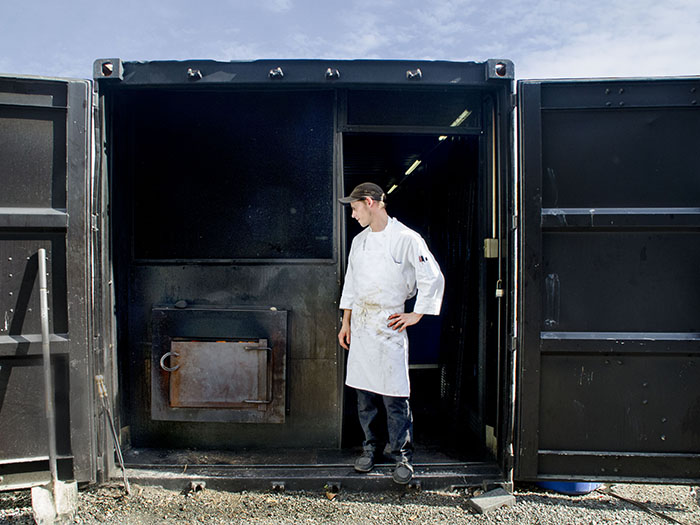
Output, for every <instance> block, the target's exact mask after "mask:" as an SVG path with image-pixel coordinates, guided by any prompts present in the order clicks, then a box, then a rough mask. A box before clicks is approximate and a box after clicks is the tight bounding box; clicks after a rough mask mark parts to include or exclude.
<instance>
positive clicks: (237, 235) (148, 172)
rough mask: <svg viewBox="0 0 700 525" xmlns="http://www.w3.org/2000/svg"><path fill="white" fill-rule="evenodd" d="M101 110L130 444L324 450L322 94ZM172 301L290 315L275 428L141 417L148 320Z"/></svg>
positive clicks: (189, 97)
mask: <svg viewBox="0 0 700 525" xmlns="http://www.w3.org/2000/svg"><path fill="white" fill-rule="evenodd" d="M112 104H113V106H112V108H113V109H112V113H111V114H112V115H113V121H112V128H113V131H112V139H113V140H112V142H111V144H112V158H113V161H112V162H113V164H112V169H111V180H112V186H113V216H114V221H113V240H114V253H115V267H116V274H117V275H116V278H117V315H118V331H119V352H120V377H121V381H122V383H123V386H122V391H123V392H124V393H125V396H124V401H123V414H124V418H123V420H124V423H125V424H127V425H129V426H130V427H131V438H132V444H133V445H135V446H158V447H165V446H170V447H203V448H236V447H256V446H265V447H270V446H272V447H282V446H284V447H290V446H291V447H294V446H331V447H332V446H336V445H337V444H338V435H339V425H340V416H339V412H338V404H339V399H340V398H339V394H340V390H339V388H340V387H339V379H338V366H337V353H336V352H337V339H336V328H337V319H338V316H337V310H336V308H337V299H338V256H337V248H336V245H337V242H338V238H337V236H335V235H334V231H335V227H334V224H335V223H334V217H335V214H334V199H333V195H334V193H333V192H334V189H333V188H334V170H333V162H334V145H333V144H334V118H335V102H334V96H333V92H332V91H296V92H269V91H267V92H232V91H211V92H194V91H188V92H178V91H164V90H158V91H148V90H140V91H125V92H117V93H115V94H114V97H113V98H112ZM181 300H184V301H187V303H188V304H189V305H194V306H206V307H233V308H240V309H246V308H260V307H262V308H271V307H274V308H277V309H279V310H287V311H288V316H287V320H288V332H287V375H286V376H287V382H286V386H285V388H286V398H287V407H288V409H287V414H286V419H285V422H284V423H281V424H252V423H248V424H242V423H231V422H225V421H224V422H217V423H202V422H187V421H184V422H165V421H154V420H153V419H152V418H151V413H150V378H151V375H150V371H149V366H150V361H151V351H152V347H151V341H152V333H151V309H152V308H153V307H154V306H155V305H167V304H170V305H172V304H174V303H175V302H177V301H181ZM217 335H218V334H217ZM222 335H224V336H231V337H236V336H237V335H244V334H222Z"/></svg>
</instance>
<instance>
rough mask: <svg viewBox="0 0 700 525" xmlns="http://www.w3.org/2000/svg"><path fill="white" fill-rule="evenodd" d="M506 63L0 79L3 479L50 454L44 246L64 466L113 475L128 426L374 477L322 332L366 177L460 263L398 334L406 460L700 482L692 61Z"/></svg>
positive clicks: (482, 474) (383, 472) (193, 455)
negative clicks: (434, 308) (577, 65)
mask: <svg viewBox="0 0 700 525" xmlns="http://www.w3.org/2000/svg"><path fill="white" fill-rule="evenodd" d="M514 79H515V74H514V66H513V64H512V62H510V61H508V60H487V61H485V62H462V63H459V62H442V61H388V60H345V61H343V60H258V61H252V62H214V61H200V60H192V61H185V62H175V61H172V62H168V61H159V62H123V61H121V60H119V59H116V58H115V59H100V60H97V61H96V62H95V64H94V79H93V80H92V81H87V80H67V79H49V78H42V77H35V78H27V77H18V76H13V75H3V76H0V182H1V183H2V188H3V190H2V192H0V270H1V271H2V274H1V276H0V282H1V283H2V289H1V294H0V297H1V298H0V309H1V310H2V315H3V316H4V317H3V318H2V319H0V489H13V488H19V487H27V486H31V485H34V484H38V483H43V482H46V481H47V480H48V479H49V468H48V464H49V462H48V452H47V451H48V444H47V440H48V434H47V428H46V427H47V425H46V420H45V417H44V406H43V403H44V398H43V390H42V388H41V384H42V381H41V377H42V375H41V374H42V359H41V356H42V354H41V346H42V339H41V334H40V326H39V325H40V313H39V307H38V304H39V285H38V278H37V272H38V262H37V252H38V250H39V249H40V248H45V249H46V251H47V253H48V257H49V266H48V279H49V284H48V287H49V291H50V296H49V297H50V303H49V306H50V315H49V318H50V322H51V340H50V343H51V365H52V371H53V378H54V384H55V392H54V393H53V395H54V400H55V406H56V410H57V417H56V427H57V428H56V431H57V435H58V437H59V439H58V444H57V449H58V466H59V475H60V477H61V478H62V479H76V480H78V481H79V482H81V483H95V482H102V481H106V480H110V479H118V478H120V477H121V470H120V469H119V464H118V462H117V460H116V459H115V451H116V449H117V447H116V446H115V441H116V442H118V443H119V448H121V449H122V450H123V455H124V460H125V462H126V468H127V474H128V475H129V476H130V477H131V478H132V479H135V480H138V481H139V482H141V483H158V484H160V485H166V486H172V487H181V486H182V485H183V484H185V483H189V482H191V481H206V483H207V486H208V487H214V488H226V489H261V490H266V489H270V488H276V489H281V488H287V489H307V488H309V489H313V488H322V487H324V486H327V485H330V486H337V487H340V486H342V487H346V488H350V489H353V488H356V489H365V490H366V489H370V488H374V487H377V488H387V487H390V486H392V481H391V475H390V471H391V467H392V465H389V464H386V465H380V466H379V467H378V468H377V469H376V470H375V471H374V472H373V473H372V474H359V473H356V472H354V470H353V468H352V463H353V460H354V457H355V455H356V454H357V453H358V451H359V450H360V445H361V442H362V436H361V430H360V428H359V424H358V422H357V414H356V408H355V397H354V392H353V390H352V389H349V388H347V387H345V386H344V375H345V362H346V359H347V353H346V351H345V350H344V349H342V348H341V347H340V346H339V345H338V340H337V333H338V331H339V328H340V319H341V315H340V311H339V310H338V301H339V297H340V291H341V288H342V284H343V278H344V273H345V268H346V264H347V255H348V251H349V247H350V242H351V240H352V238H353V237H354V236H355V235H356V234H357V233H358V232H359V230H360V228H359V226H358V225H357V224H356V222H355V221H354V220H352V219H351V218H350V215H349V213H348V211H347V209H345V208H343V206H342V205H340V204H339V203H338V201H337V199H338V197H340V196H342V195H346V194H347V193H348V192H349V191H350V190H351V189H352V188H353V187H354V186H355V185H357V184H358V183H360V182H365V181H372V182H375V183H377V184H379V185H380V186H382V187H383V188H385V190H386V191H387V193H388V211H389V214H390V215H392V216H396V217H397V218H399V219H400V220H401V221H402V222H404V223H405V224H406V225H408V226H410V227H411V228H413V229H415V230H416V231H418V232H419V233H420V234H421V235H422V236H423V237H424V238H425V239H426V241H427V242H428V244H429V246H430V247H431V251H432V252H433V254H434V255H435V257H436V259H437V260H438V262H439V264H440V266H441V268H442V270H443V273H444V275H445V279H446V283H447V288H446V293H445V298H444V301H443V307H442V312H441V314H440V315H439V316H434V317H428V316H426V317H424V318H423V320H422V321H421V322H420V323H419V324H418V325H416V326H414V327H411V328H410V329H409V337H410V341H411V343H410V344H411V349H410V358H409V359H410V361H409V362H410V378H411V383H412V393H411V403H412V408H413V412H414V429H415V440H416V447H417V450H416V455H415V458H414V459H415V466H416V475H415V478H414V481H413V482H412V487H414V488H416V487H423V488H449V487H461V486H474V485H489V486H492V485H501V486H505V487H506V488H510V487H512V483H513V482H514V481H516V480H527V481H535V480H543V481H544V480H548V481H567V480H572V481H654V482H674V483H697V482H698V472H700V417H698V416H700V388H699V387H698V385H700V361H699V360H698V354H699V352H700V349H699V348H698V342H699V341H700V276H699V275H698V272H697V271H696V269H697V268H698V267H700V248H699V249H698V250H696V249H695V248H694V241H693V239H696V240H700V176H699V174H700V158H699V157H698V155H697V153H695V151H696V150H695V147H696V144H698V143H700V112H699V109H698V106H697V98H698V93H697V90H698V88H700V78H698V77H688V78H657V79H598V80H557V81H554V80H549V81H548V80H542V81H535V80H526V81H519V82H517V83H516V82H515V80H514ZM698 246H700V243H698ZM696 252H697V253H696ZM409 308H410V305H409ZM96 376H103V377H104V378H105V385H106V389H107V393H108V397H107V398H106V400H104V401H103V399H102V398H101V397H100V396H99V391H98V389H97V384H96V380H95V378H96ZM105 401H106V403H107V405H105ZM105 406H107V408H110V410H109V411H108V410H106V408H105ZM108 412H109V414H108ZM109 417H113V422H114V424H115V430H116V434H117V436H116V437H117V440H115V439H114V437H113V434H112V431H111V428H110V425H109V419H108V418H109Z"/></svg>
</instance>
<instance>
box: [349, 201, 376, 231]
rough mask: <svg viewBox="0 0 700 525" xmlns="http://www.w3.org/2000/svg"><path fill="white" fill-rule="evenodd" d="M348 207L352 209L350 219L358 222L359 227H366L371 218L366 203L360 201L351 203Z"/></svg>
mask: <svg viewBox="0 0 700 525" xmlns="http://www.w3.org/2000/svg"><path fill="white" fill-rule="evenodd" d="M350 207H351V208H352V218H353V219H355V220H356V221H357V222H359V223H360V226H362V227H363V228H364V227H366V226H367V225H368V224H369V223H370V219H371V218H372V216H371V210H370V209H369V206H368V205H367V201H366V200H364V199H363V200H361V201H355V202H351V203H350Z"/></svg>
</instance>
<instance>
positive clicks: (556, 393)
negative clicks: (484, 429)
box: [516, 78, 700, 483]
mask: <svg viewBox="0 0 700 525" xmlns="http://www.w3.org/2000/svg"><path fill="white" fill-rule="evenodd" d="M518 91H519V108H520V117H521V122H520V137H521V139H520V142H521V190H522V193H521V195H522V201H521V203H522V205H523V215H524V218H523V228H524V230H523V238H522V245H521V248H522V251H521V253H522V259H521V261H522V280H521V285H520V294H521V303H520V304H521V315H520V334H521V336H520V337H521V340H520V343H521V345H522V346H521V349H522V351H521V356H520V369H519V390H518V395H519V408H518V431H519V434H518V447H517V454H518V457H517V472H516V477H517V479H520V480H545V479H559V480H590V481H596V480H610V481H623V480H624V481H632V480H636V481H654V482H658V481H673V482H686V483H689V482H693V483H697V481H698V473H699V472H700V454H699V453H698V452H700V345H698V342H699V341H700V272H698V268H700V176H699V175H700V155H698V144H700V109H699V108H698V104H697V100H698V94H699V93H698V92H699V91H700V79H698V78H687V79H655V80H624V79H617V80H600V81H576V82H574V81H543V82H538V81H523V82H520V83H519V86H518Z"/></svg>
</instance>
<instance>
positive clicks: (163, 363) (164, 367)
mask: <svg viewBox="0 0 700 525" xmlns="http://www.w3.org/2000/svg"><path fill="white" fill-rule="evenodd" d="M171 355H174V356H175V357H179V356H180V354H178V353H177V352H166V353H164V354H163V357H161V358H160V367H161V368H162V369H163V370H165V371H166V372H174V371H175V370H177V369H178V368H180V365H175V366H173V367H169V366H165V359H166V358H167V357H170V356H171Z"/></svg>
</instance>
